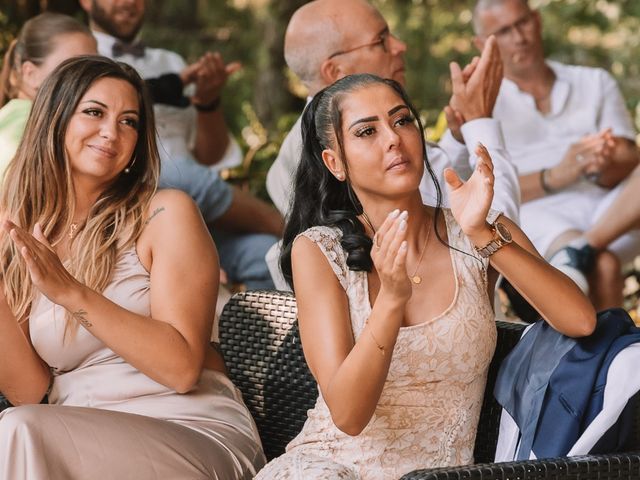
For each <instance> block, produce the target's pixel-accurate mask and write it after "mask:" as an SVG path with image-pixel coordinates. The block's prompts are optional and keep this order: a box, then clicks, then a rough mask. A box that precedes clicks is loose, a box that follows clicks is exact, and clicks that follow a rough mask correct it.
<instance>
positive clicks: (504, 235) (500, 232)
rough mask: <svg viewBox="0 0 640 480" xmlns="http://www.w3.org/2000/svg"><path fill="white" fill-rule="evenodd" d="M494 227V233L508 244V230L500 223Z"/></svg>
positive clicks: (509, 237) (509, 235)
mask: <svg viewBox="0 0 640 480" xmlns="http://www.w3.org/2000/svg"><path fill="white" fill-rule="evenodd" d="M495 227H496V232H497V233H498V236H499V237H500V238H501V239H502V240H503V241H505V242H510V241H511V232H510V231H509V229H508V228H507V227H505V226H504V225H503V224H502V223H500V222H496V224H495Z"/></svg>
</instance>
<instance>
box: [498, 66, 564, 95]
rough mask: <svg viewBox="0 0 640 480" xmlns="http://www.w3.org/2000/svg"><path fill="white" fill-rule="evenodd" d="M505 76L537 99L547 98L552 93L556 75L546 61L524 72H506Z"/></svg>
mask: <svg viewBox="0 0 640 480" xmlns="http://www.w3.org/2000/svg"><path fill="white" fill-rule="evenodd" d="M505 78H508V79H509V80H511V81H512V82H514V83H515V84H516V85H517V86H518V88H519V89H520V90H522V91H523V92H527V93H529V94H531V95H532V96H533V97H534V98H535V99H536V100H541V99H544V98H547V97H548V96H549V94H550V93H551V89H552V87H553V83H554V82H555V79H556V75H555V73H553V70H551V68H550V67H549V66H548V65H547V64H546V63H544V62H542V64H541V65H536V66H535V67H533V68H529V69H527V71H522V72H505Z"/></svg>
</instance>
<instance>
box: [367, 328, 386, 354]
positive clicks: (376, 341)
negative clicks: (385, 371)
mask: <svg viewBox="0 0 640 480" xmlns="http://www.w3.org/2000/svg"><path fill="white" fill-rule="evenodd" d="M369 335H371V338H372V339H373V342H374V343H375V344H376V347H378V350H380V353H381V354H382V356H383V357H384V345H381V344H380V343H378V340H376V337H375V336H374V335H373V329H372V328H371V325H369Z"/></svg>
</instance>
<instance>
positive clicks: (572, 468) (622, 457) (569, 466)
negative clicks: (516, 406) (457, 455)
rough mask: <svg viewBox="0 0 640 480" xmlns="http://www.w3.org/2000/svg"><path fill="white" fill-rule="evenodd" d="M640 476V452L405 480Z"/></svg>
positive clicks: (445, 471)
mask: <svg viewBox="0 0 640 480" xmlns="http://www.w3.org/2000/svg"><path fill="white" fill-rule="evenodd" d="M445 479H446V480H453V479H456V480H462V479H469V480H476V479H478V480H479V479H483V480H516V479H518V480H596V479H598V480H605V479H606V480H612V479H620V480H622V479H625V480H629V479H640V451H637V452H630V453H613V454H607V455H584V456H578V457H558V458H546V459H539V460H522V461H518V462H504V463H483V464H476V465H467V466H462V467H450V468H433V469H425V470H414V471H413V472H410V473H407V474H406V475H404V476H403V477H402V479H401V480H445Z"/></svg>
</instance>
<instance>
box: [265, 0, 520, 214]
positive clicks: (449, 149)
mask: <svg viewBox="0 0 640 480" xmlns="http://www.w3.org/2000/svg"><path fill="white" fill-rule="evenodd" d="M405 51H406V45H405V44H404V43H403V42H402V41H401V40H400V39H398V38H397V37H395V36H394V35H393V34H392V33H391V32H390V31H389V27H388V25H387V22H386V21H385V20H384V18H383V17H382V15H381V14H380V12H378V10H376V9H375V8H374V7H373V6H371V5H370V4H369V3H368V2H366V1H365V0H316V1H313V2H310V3H308V4H306V5H303V6H302V7H301V8H299V9H298V10H297V11H296V12H295V13H294V15H293V17H292V18H291V21H290V22H289V25H288V27H287V32H286V36H285V58H286V61H287V64H288V66H289V68H291V70H292V71H293V72H294V73H295V74H296V75H297V76H298V77H299V78H300V79H301V80H302V82H303V83H304V84H305V86H306V87H307V88H308V90H309V95H311V96H313V95H314V94H316V93H317V92H318V91H319V90H321V89H322V88H324V87H327V86H329V85H331V84H332V83H333V82H335V81H336V80H338V79H339V78H342V77H344V76H346V75H349V74H353V73H373V74H376V75H378V76H381V77H383V78H392V79H394V80H397V81H398V82H399V83H401V84H404V59H403V56H404V52H405ZM500 71H501V70H500V60H499V55H498V53H497V50H495V51H493V52H487V53H486V54H485V55H484V58H482V59H481V60H480V62H477V61H476V62H474V63H473V64H472V65H470V66H469V67H467V68H466V69H465V70H464V72H462V71H460V68H459V67H458V66H457V64H456V65H454V66H452V78H453V84H454V96H453V98H452V102H451V105H450V106H449V107H448V108H447V113H448V116H449V118H450V119H451V120H452V121H453V123H454V124H455V125H456V127H460V125H459V124H461V128H456V135H455V136H456V137H457V138H458V140H456V138H454V136H453V135H452V133H451V132H447V134H446V135H445V137H444V138H443V139H442V141H441V142H440V144H439V145H435V144H429V145H428V150H427V156H428V158H429V162H430V164H431V167H432V168H433V170H434V172H435V173H436V176H437V177H438V179H439V180H440V184H441V185H444V181H443V178H442V172H443V171H444V169H445V168H446V167H449V166H453V167H454V168H455V169H456V170H457V171H458V173H459V174H461V176H463V178H465V177H468V176H469V175H470V173H471V171H472V169H473V166H474V165H475V160H476V156H475V153H474V150H475V148H476V146H477V144H478V142H482V143H483V144H484V145H485V146H486V147H487V148H488V150H489V152H490V153H491V156H492V158H493V162H494V165H495V169H494V172H495V175H496V180H495V197H494V201H493V205H492V206H493V208H495V209H498V210H501V211H502V212H504V213H505V215H507V216H508V217H510V218H511V219H513V220H514V221H516V222H517V221H518V208H519V201H520V191H519V185H518V179H517V173H516V170H515V168H514V167H513V165H512V164H511V161H510V159H509V156H508V154H507V152H506V150H505V147H504V141H503V138H502V132H501V130H500V125H499V123H498V122H497V121H495V120H493V119H491V118H489V117H490V116H491V110H492V108H493V103H494V101H495V95H496V92H497V89H498V86H499V82H500V80H501V78H500V74H499V73H498V74H497V75H496V72H500ZM462 141H464V142H465V143H466V145H465V143H462ZM301 143H302V138H301V132H300V119H298V121H297V122H296V123H295V125H294V126H293V128H292V130H291V131H290V132H289V134H288V135H287V137H286V138H285V140H284V142H283V144H282V147H281V149H280V152H279V154H278V157H277V158H276V160H275V162H274V164H273V165H272V167H271V169H270V170H269V173H268V175H267V190H268V192H269V195H270V196H271V199H272V200H273V201H274V203H275V205H276V206H277V207H278V209H279V210H280V212H282V213H283V214H286V212H287V210H288V208H289V203H290V201H291V198H292V187H293V185H292V182H293V179H294V175H295V171H296V169H297V166H298V162H299V159H300V152H301V149H302V145H301ZM420 190H421V192H422V195H423V199H424V201H425V203H428V204H432V205H433V204H434V202H435V189H434V186H433V184H432V181H431V179H430V178H429V177H428V175H427V176H425V178H424V179H423V182H422V185H421V188H420ZM444 190H445V189H444V188H443V192H444ZM444 193H445V194H446V192H444ZM445 203H446V199H445Z"/></svg>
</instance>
